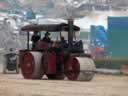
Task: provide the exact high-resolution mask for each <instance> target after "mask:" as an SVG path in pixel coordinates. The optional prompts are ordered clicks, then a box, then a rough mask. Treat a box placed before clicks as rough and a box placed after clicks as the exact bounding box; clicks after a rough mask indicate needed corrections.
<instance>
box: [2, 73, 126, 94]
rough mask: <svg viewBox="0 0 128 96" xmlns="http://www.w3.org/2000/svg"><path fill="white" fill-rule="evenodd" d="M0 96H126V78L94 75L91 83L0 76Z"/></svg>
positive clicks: (9, 75)
mask: <svg viewBox="0 0 128 96" xmlns="http://www.w3.org/2000/svg"><path fill="white" fill-rule="evenodd" d="M0 96H128V77H126V76H110V75H96V76H95V78H94V79H93V80H92V81H91V82H78V81H77V82H75V81H67V80H63V81H55V80H53V81H51V80H33V81H32V80H24V79H23V78H22V76H21V75H15V74H13V75H11V74H8V75H3V74H0Z"/></svg>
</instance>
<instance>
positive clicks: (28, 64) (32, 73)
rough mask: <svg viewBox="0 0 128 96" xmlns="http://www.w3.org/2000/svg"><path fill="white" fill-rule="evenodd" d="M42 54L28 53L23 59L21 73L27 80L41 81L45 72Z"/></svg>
mask: <svg viewBox="0 0 128 96" xmlns="http://www.w3.org/2000/svg"><path fill="white" fill-rule="evenodd" d="M41 58H42V53H41V52H36V51H32V52H31V51H28V52H26V53H24V55H23V57H22V64H21V71H22V75H23V77H24V78H25V79H41V78H42V76H43V74H44V72H43V69H42V64H41Z"/></svg>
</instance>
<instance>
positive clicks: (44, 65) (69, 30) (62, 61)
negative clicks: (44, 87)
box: [19, 20, 95, 81]
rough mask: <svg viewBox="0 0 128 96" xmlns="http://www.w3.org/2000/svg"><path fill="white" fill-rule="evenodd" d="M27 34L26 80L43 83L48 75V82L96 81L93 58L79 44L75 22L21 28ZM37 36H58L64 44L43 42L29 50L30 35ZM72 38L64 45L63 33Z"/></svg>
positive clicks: (22, 54)
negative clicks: (94, 79) (55, 33)
mask: <svg viewBox="0 0 128 96" xmlns="http://www.w3.org/2000/svg"><path fill="white" fill-rule="evenodd" d="M21 30H22V31H25V32H27V38H28V39H27V42H28V43H27V49H25V50H20V56H19V58H20V60H19V63H20V67H21V71H22V75H23V77H24V78H25V79H41V78H42V76H43V75H46V76H47V77H48V79H58V80H62V79H64V78H65V77H67V79H69V80H82V81H90V80H92V78H93V77H94V70H95V64H94V62H93V59H92V57H91V55H90V54H85V53H84V50H83V43H82V41H81V40H77V41H76V40H75V39H74V38H75V37H76V36H75V34H74V33H77V32H79V30H80V28H79V27H77V26H75V25H73V20H69V21H68V24H65V23H62V24H48V25H41V24H40V25H39V24H32V25H26V26H24V27H22V28H21ZM32 31H33V32H34V34H37V33H41V31H43V32H49V33H52V32H58V33H59V34H60V40H57V41H50V42H45V41H43V40H41V39H40V38H39V40H37V41H36V42H33V44H32V45H33V46H32V48H30V46H29V42H30V32H32ZM64 32H65V34H68V36H67V40H65V42H63V41H64V40H63V39H64V38H63V39H62V38H61V37H62V33H63V34H64Z"/></svg>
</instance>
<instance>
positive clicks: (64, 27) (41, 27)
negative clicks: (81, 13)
mask: <svg viewBox="0 0 128 96" xmlns="http://www.w3.org/2000/svg"><path fill="white" fill-rule="evenodd" d="M73 28H74V29H73V30H74V31H80V28H79V27H78V26H76V25H74V26H73ZM21 30H22V31H26V32H30V31H34V32H40V31H47V32H60V31H67V32H68V30H69V25H68V24H65V23H61V24H30V25H26V26H23V27H22V28H21Z"/></svg>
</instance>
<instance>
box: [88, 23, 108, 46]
mask: <svg viewBox="0 0 128 96" xmlns="http://www.w3.org/2000/svg"><path fill="white" fill-rule="evenodd" d="M90 39H91V44H92V45H93V46H94V47H96V46H106V45H107V41H108V37H107V32H106V30H105V29H104V27H103V26H94V25H92V26H91V33H90Z"/></svg>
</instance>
